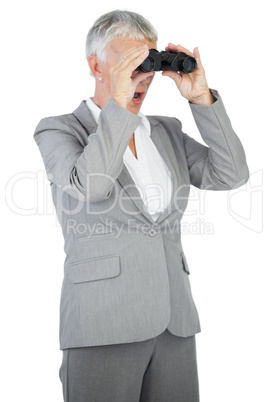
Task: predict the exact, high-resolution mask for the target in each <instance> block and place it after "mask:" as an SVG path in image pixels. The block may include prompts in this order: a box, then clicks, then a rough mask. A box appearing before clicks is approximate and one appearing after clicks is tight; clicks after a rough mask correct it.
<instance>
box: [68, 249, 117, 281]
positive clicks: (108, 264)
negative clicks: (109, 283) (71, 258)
mask: <svg viewBox="0 0 268 402" xmlns="http://www.w3.org/2000/svg"><path fill="white" fill-rule="evenodd" d="M120 271H121V269H120V257H119V256H118V255H109V256H105V257H98V258H91V259H90V260H84V261H81V262H77V263H75V264H72V265H71V266H70V268H69V270H68V279H69V281H70V282H71V283H83V282H90V281H98V280H101V279H108V278H114V277H116V276H118V275H119V274H120Z"/></svg>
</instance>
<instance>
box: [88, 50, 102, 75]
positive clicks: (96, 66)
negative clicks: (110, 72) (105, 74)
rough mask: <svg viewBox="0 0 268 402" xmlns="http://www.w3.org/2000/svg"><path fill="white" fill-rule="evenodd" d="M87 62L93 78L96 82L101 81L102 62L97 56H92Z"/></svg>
mask: <svg viewBox="0 0 268 402" xmlns="http://www.w3.org/2000/svg"><path fill="white" fill-rule="evenodd" d="M87 62H88V65H89V68H90V70H91V72H92V74H93V76H94V77H95V78H96V80H99V79H100V78H101V77H102V64H101V62H100V60H99V59H98V57H97V56H96V55H95V54H91V55H90V56H89V58H88V59H87Z"/></svg>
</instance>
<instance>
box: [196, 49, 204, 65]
mask: <svg viewBox="0 0 268 402" xmlns="http://www.w3.org/2000/svg"><path fill="white" fill-rule="evenodd" d="M194 58H195V60H196V63H197V68H198V69H199V70H204V67H203V64H202V62H201V58H200V53H199V49H198V47H195V48H194Z"/></svg>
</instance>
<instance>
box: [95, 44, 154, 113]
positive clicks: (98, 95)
mask: <svg viewBox="0 0 268 402" xmlns="http://www.w3.org/2000/svg"><path fill="white" fill-rule="evenodd" d="M143 44H146V45H148V47H149V49H156V46H157V44H156V42H149V41H148V40H146V39H144V41H139V40H135V39H127V38H126V37H125V38H124V37H118V38H115V39H114V40H112V41H111V42H110V43H109V44H108V45H107V47H106V62H105V64H102V83H97V84H98V85H96V92H95V96H94V101H95V103H97V104H98V106H100V107H101V108H102V107H103V106H104V105H105V103H106V102H107V100H108V99H109V98H110V97H111V81H110V68H111V66H112V65H114V64H115V63H117V62H118V61H119V60H120V58H121V56H122V54H123V53H124V52H125V51H126V50H128V49H130V48H132V47H134V46H139V45H143ZM137 73H138V71H133V73H132V76H134V75H135V74H137ZM153 77H154V76H149V77H146V78H145V79H144V80H143V81H141V82H140V83H139V84H138V85H137V87H136V90H135V94H134V97H133V98H132V100H131V101H130V102H129V103H128V105H127V110H129V111H130V112H132V113H135V114H136V113H138V112H139V110H140V108H141V105H142V103H143V101H144V98H145V96H146V94H147V91H148V89H149V87H150V85H151V82H152V80H153ZM96 101H97V102H96Z"/></svg>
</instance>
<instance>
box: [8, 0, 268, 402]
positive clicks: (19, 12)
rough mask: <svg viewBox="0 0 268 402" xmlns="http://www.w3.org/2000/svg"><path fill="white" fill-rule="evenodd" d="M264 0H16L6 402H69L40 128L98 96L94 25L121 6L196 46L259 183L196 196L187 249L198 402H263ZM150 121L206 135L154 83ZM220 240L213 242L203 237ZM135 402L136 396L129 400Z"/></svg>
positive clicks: (59, 249) (12, 14)
mask: <svg viewBox="0 0 268 402" xmlns="http://www.w3.org/2000/svg"><path fill="white" fill-rule="evenodd" d="M110 4H111V3H110ZM264 6H265V3H264V1H260V0H255V1H254V2H251V1H250V2H249V1H236V0H232V1H229V0H225V1H221V2H218V1H215V0H214V1H212V0H211V1H209V0H203V1H200V0H193V1H189V2H185V1H169V2H148V1H144V0H136V1H135V2H133V3H127V2H126V1H125V0H122V1H119V0H113V2H112V6H109V5H108V2H107V3H105V2H100V1H95V2H90V1H88V0H87V1H85V0H76V1H69V0H64V1H63V0H53V1H52V0H46V1H42V2H41V1H38V0H35V1H32V0H24V1H10V2H6V3H5V6H2V7H1V8H2V9H1V10H0V15H1V24H0V27H1V144H2V146H1V164H2V168H1V171H2V185H3V190H4V187H6V201H4V197H2V198H1V202H2V204H3V207H2V208H1V211H2V213H3V214H2V220H1V233H2V242H1V243H2V252H1V254H2V264H1V292H0V297H1V300H0V306H1V332H0V333H1V349H2V350H1V358H0V364H1V366H2V367H1V371H2V374H1V380H2V385H1V388H0V399H1V400H2V401H5V402H9V401H12V402H14V401H20V400H25V401H27V402H37V401H38V402H47V401H53V402H54V401H55V402H58V401H59V402H60V401H62V396H61V384H60V381H59V379H58V369H59V366H60V363H61V352H60V351H59V344H58V324H59V322H58V320H59V297H60V290H61V281H62V275H63V260H64V252H63V239H62V234H61V229H60V227H59V226H58V224H57V221H56V217H55V213H54V211H53V206H52V202H51V197H50V189H49V186H48V185H47V184H48V182H47V180H46V175H45V173H44V167H43V162H42V159H41V156H40V154H39V151H38V148H37V146H36V144H35V142H34V140H33V132H34V129H35V127H36V125H37V124H38V122H39V120H40V119H41V118H43V117H45V116H50V115H56V114H63V113H68V112H72V111H73V110H74V109H76V107H77V106H78V105H79V104H80V102H81V100H82V99H87V97H89V96H92V94H93V90H94V80H93V78H91V77H90V76H89V71H88V67H87V63H86V60H85V56H84V44H85V37H86V34H87V32H88V29H89V28H90V27H91V25H92V24H93V22H94V21H95V20H96V18H98V17H99V16H100V15H101V14H103V13H105V12H107V11H110V10H112V9H115V8H120V9H125V8H127V9H129V10H131V11H136V12H139V13H141V14H143V15H144V16H145V17H146V18H148V19H149V20H150V21H151V22H152V23H153V25H154V26H155V27H156V29H157V31H158V34H159V43H158V49H159V50H162V49H164V47H165V46H166V45H167V43H168V42H169V41H171V42H173V43H179V44H182V45H183V46H185V47H187V48H189V49H191V50H192V49H193V48H194V47H195V46H199V50H200V53H201V58H202V61H203V64H204V67H205V69H206V74H207V79H208V83H209V86H210V87H211V88H216V89H218V91H219V92H220V94H221V96H222V98H223V100H224V104H225V107H226V109H227V111H228V114H229V116H230V118H231V121H232V124H233V127H234V129H235V130H236V132H237V133H238V135H239V137H240V139H241V140H242V143H243V145H244V148H245V151H246V154H247V160H248V164H249V168H250V172H251V180H250V182H249V183H248V184H247V185H246V186H244V187H243V188H241V189H239V191H234V192H228V193H227V192H211V193H208V192H207V193H202V192H199V191H197V190H196V189H193V193H192V199H191V201H190V202H189V207H188V210H187V214H186V215H185V217H184V223H185V226H184V236H183V244H184V249H185V252H186V255H187V258H188V263H189V265H190V268H191V276H190V279H191V284H192V291H193V295H194V299H195V302H196V304H197V307H198V311H199V314H200V319H201V325H202V332H201V334H199V335H198V336H197V351H198V364H199V377H200V393H201V402H226V401H228V402H240V401H241V402H249V401H250V402H252V401H258V402H265V401H267V400H268V390H267V375H268V372H267V360H268V351H267V336H268V327H267V306H268V303H267V302H268V300H267V272H266V271H267V241H266V242H264V239H265V235H266V239H267V225H265V224H264V218H265V216H264V213H263V205H264V204H265V195H264V183H265V181H266V179H267V146H266V145H265V144H267V141H266V139H267V89H268V88H267V64H268V63H267V62H268V59H267V43H266V40H265V38H266V39H267V30H266V28H265V27H266V26H267V10H266V8H264ZM143 112H144V113H145V114H163V115H170V116H176V117H178V118H179V119H180V120H182V123H183V130H184V132H186V133H188V134H189V135H191V136H192V137H194V138H196V139H198V140H200V137H199V133H198V131H197V129H196V127H195V124H194V121H193V118H192V115H191V112H190V109H189V106H188V104H187V101H185V99H183V98H181V96H180V95H179V93H178V91H177V90H176V88H175V86H174V83H173V81H172V80H170V79H169V78H167V77H162V76H161V74H160V73H158V74H156V77H155V82H154V83H153V84H152V87H151V88H150V91H149V93H148V95H147V99H146V101H145V103H144V107H143ZM208 228H209V231H210V230H212V231H213V233H212V234H208V233H206V229H208ZM126 402H127V401H126Z"/></svg>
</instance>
